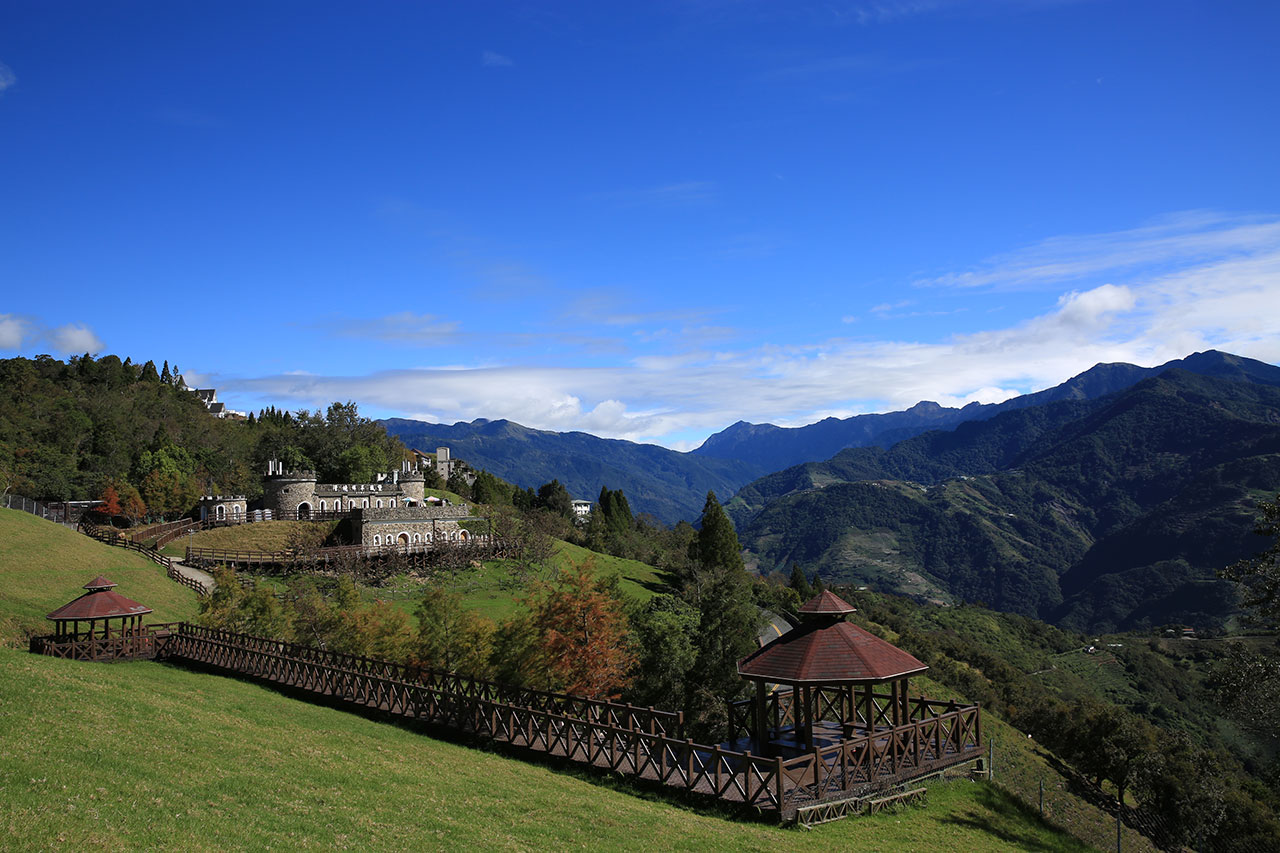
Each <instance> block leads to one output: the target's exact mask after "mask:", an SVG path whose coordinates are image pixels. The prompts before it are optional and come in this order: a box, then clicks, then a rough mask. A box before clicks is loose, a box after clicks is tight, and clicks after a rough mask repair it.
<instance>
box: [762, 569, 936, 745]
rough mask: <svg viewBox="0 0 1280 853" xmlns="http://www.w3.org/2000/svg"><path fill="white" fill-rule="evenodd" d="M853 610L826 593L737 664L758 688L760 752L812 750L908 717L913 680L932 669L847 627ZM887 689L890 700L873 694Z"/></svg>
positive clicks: (899, 723) (829, 593)
mask: <svg viewBox="0 0 1280 853" xmlns="http://www.w3.org/2000/svg"><path fill="white" fill-rule="evenodd" d="M853 612H854V608H853V606H852V605H850V604H849V603H848V602H846V601H844V600H843V599H842V598H840V597H839V596H838V595H836V594H834V593H832V592H830V591H823V592H821V593H819V594H818V595H816V596H814V597H813V598H812V599H810V600H809V601H807V602H806V603H805V604H804V605H803V606H802V607H801V608H800V610H799V613H800V616H801V619H802V622H801V624H800V625H799V626H798V627H796V628H794V629H792V630H791V631H788V632H787V633H785V634H783V635H782V636H780V637H778V638H777V639H775V640H773V641H772V642H770V643H768V644H767V645H765V646H764V647H762V648H760V649H758V650H756V651H755V652H753V653H751V654H749V655H747V656H746V657H745V658H743V659H742V660H740V661H739V662H738V674H739V675H741V676H742V677H743V678H746V679H749V680H751V681H754V682H755V684H756V690H755V698H754V700H753V701H752V709H751V718H750V726H751V729H752V740H753V741H754V742H755V744H756V745H757V749H759V750H760V751H761V752H765V753H777V752H780V751H787V750H801V751H807V750H811V749H814V748H815V746H820V745H822V744H823V743H826V742H833V741H836V740H839V739H841V738H846V737H851V736H853V735H854V734H859V733H874V732H876V731H878V730H881V729H884V728H892V727H896V726H899V725H905V724H906V723H907V722H908V721H909V720H910V718H911V713H910V707H909V705H908V702H907V687H908V682H909V680H910V678H911V676H913V675H916V674H917V673H921V672H924V671H925V670H926V669H928V667H927V666H925V665H924V664H923V663H921V662H920V661H918V660H916V659H915V658H914V657H912V656H911V655H909V654H907V653H906V652H904V651H903V650H902V649H899V648H898V647H896V646H894V645H893V644H892V643H888V642H885V641H884V640H882V639H880V638H879V637H877V636H875V635H874V634H871V633H869V632H867V631H866V630H864V629H862V628H859V627H858V626H857V625H854V624H853V623H852V622H846V621H845V616H847V615H848V614H850V613H853ZM885 684H887V685H888V687H889V694H888V695H887V696H886V695H884V694H877V693H875V690H874V689H875V687H877V686H880V685H885ZM769 685H777V687H776V688H775V689H774V690H773V691H771V690H770V689H769ZM787 688H790V689H789V690H788V689H787ZM787 693H790V697H789V698H790V702H789V703H788V702H787V701H786V699H787V695H786V694H787ZM784 708H785V709H789V713H788V712H787V711H786V710H784ZM788 723H790V725H788Z"/></svg>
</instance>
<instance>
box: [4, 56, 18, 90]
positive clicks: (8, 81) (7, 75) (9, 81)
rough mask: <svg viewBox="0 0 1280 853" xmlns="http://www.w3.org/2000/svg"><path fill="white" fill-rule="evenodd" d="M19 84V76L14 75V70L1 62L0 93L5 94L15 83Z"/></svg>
mask: <svg viewBox="0 0 1280 853" xmlns="http://www.w3.org/2000/svg"><path fill="white" fill-rule="evenodd" d="M17 82H18V75H17V74H14V73H13V69H12V68H10V67H9V66H7V65H5V64H4V63H3V62H0V92H4V90H5V89H8V88H9V87H10V86H12V85H13V84H14V83H17Z"/></svg>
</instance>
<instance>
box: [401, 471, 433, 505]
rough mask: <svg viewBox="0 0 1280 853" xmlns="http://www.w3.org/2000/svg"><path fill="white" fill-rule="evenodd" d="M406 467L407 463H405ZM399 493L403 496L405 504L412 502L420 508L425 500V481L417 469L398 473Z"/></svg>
mask: <svg viewBox="0 0 1280 853" xmlns="http://www.w3.org/2000/svg"><path fill="white" fill-rule="evenodd" d="M405 464H406V466H407V465H408V463H405ZM400 493H401V494H402V495H404V499H405V502H406V503H410V502H412V503H413V504H415V505H416V506H422V505H423V503H425V502H426V499H427V479H426V477H424V476H422V472H421V471H420V470H418V469H417V468H412V469H409V470H406V471H402V472H401V473H400Z"/></svg>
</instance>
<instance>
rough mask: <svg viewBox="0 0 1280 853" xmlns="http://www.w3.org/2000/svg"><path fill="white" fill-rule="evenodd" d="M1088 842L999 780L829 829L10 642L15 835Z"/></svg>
mask: <svg viewBox="0 0 1280 853" xmlns="http://www.w3.org/2000/svg"><path fill="white" fill-rule="evenodd" d="M64 845H65V846H67V847H70V848H85V847H91V848H95V849H103V850H132V849H138V848H161V847H163V848H176V849H184V850H224V849H267V848H269V847H283V848H286V849H303V848H321V849H361V850H437V849H463V848H467V849H501V850H569V849H634V850H660V849H661V850H670V849H678V850H735V851H736V850H761V851H777V850H795V851H807V850H815V851H816V850H822V851H830V850H833V849H853V848H856V849H859V850H883V851H912V850H919V851H939V850H963V851H971V850H972V851H986V850H1043V851H1057V850H1061V851H1077V850H1085V849H1088V848H1085V847H1083V846H1082V845H1080V844H1078V843H1077V842H1075V841H1073V840H1071V839H1069V838H1067V837H1065V836H1063V835H1061V834H1059V833H1057V832H1056V831H1054V830H1053V829H1051V828H1049V827H1048V826H1046V825H1043V824H1041V823H1040V822H1039V821H1038V820H1037V819H1036V818H1035V817H1034V816H1032V815H1030V814H1029V812H1028V810H1027V809H1026V808H1025V806H1022V805H1021V804H1019V803H1018V802H1017V801H1016V800H1014V799H1012V798H1011V797H1009V796H1008V795H1007V794H1005V793H1003V792H1002V791H1000V790H999V789H997V788H994V787H992V786H990V785H987V784H984V783H972V782H967V781H960V782H952V783H950V784H946V785H935V786H933V787H931V788H930V790H929V805H928V807H927V808H923V809H919V808H909V809H906V810H904V811H901V812H896V813H884V814H881V815H877V816H876V817H874V818H859V819H856V820H848V821H841V822H838V823H834V824H828V825H826V826H822V827H818V828H816V829H815V830H813V831H809V832H805V831H798V830H789V829H783V828H779V827H775V826H770V825H767V824H760V823H755V822H750V821H742V820H740V819H732V818H730V817H728V816H726V815H724V814H723V813H720V812H716V811H704V810H700V809H699V808H695V807H690V806H685V805H680V804H677V803H674V802H671V801H668V800H665V799H663V798H660V797H657V796H656V795H653V794H643V793H638V792H636V791H633V790H631V789H630V788H628V787H627V786H626V785H625V784H624V783H620V782H618V781H617V780H611V779H608V778H604V777H584V776H581V775H578V774H576V773H572V772H563V771H557V770H555V769H552V768H549V767H547V766H544V765H540V764H534V763H528V762H523V761H518V760H515V759H511V758H506V757H503V756H501V755H498V754H493V753H489V752H485V751H482V750H479V749H476V748H474V747H467V746H462V745H458V744H454V743H449V742H446V741H441V740H436V739H433V738H431V737H428V736H425V735H423V734H419V733H416V732H413V731H410V730H408V729H405V728H400V727H397V726H393V725H389V724H386V723H379V722H374V721H371V720H368V719H365V718H363V717H360V716H357V715H355V714H350V713H345V712H342V711H338V710H334V709H329V708H323V707H319V706H315V705H311V704H308V703H306V702H302V701H299V700H296V699H291V698H287V697H284V696H282V695H280V694H277V693H275V692H273V691H271V690H268V689H266V688H264V687H260V686H257V685H253V684H249V683H245V682H240V681H237V680H234V679H228V678H222V677H219V676H214V675H207V674H201V673H195V672H188V671H185V670H182V669H179V668H176V667H170V666H166V665H163V664H156V663H143V662H139V663H127V664H112V665H104V664H86V663H75V662H70V661H59V660H52V659H48V658H39V657H35V656H32V655H28V654H25V653H22V652H18V651H14V650H0V848H3V849H6V850H37V849H47V848H49V847H55V846H64Z"/></svg>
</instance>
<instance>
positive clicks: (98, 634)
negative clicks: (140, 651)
mask: <svg viewBox="0 0 1280 853" xmlns="http://www.w3.org/2000/svg"><path fill="white" fill-rule="evenodd" d="M115 586H117V584H115V583H113V582H112V581H109V580H107V579H106V578H105V577H103V576H102V575H98V576H97V577H96V578H94V579H93V580H91V581H89V582H88V583H87V584H85V585H84V588H85V589H87V590H88V592H86V593H85V594H84V595H82V596H80V597H79V598H77V599H75V600H74V601H70V602H68V603H66V604H64V605H62V606H61V607H59V608H58V609H57V610H55V611H53V612H52V613H50V614H49V615H48V616H46V617H45V618H46V619H48V620H49V621H50V622H53V623H54V626H55V629H54V634H53V636H52V637H46V638H43V639H44V640H45V641H46V642H45V644H44V651H45V653H46V654H58V655H59V656H60V657H74V658H77V659H80V658H86V657H87V658H89V659H92V660H102V659H108V658H116V657H122V656H125V657H133V656H135V654H136V650H135V648H134V646H135V645H137V644H136V643H133V642H131V641H132V640H134V639H136V638H142V637H144V636H148V631H147V629H146V628H145V627H144V626H143V624H142V617H143V616H146V615H147V614H148V613H150V612H151V608H150V607H147V606H146V605H145V604H139V603H138V602H136V601H134V600H133V599H132V598H125V597H124V596H123V595H121V594H120V593H118V592H116V591H115V590H114V589H113V587H115ZM81 623H86V624H87V630H86V631H85V632H84V633H81ZM59 648H62V649H65V650H66V652H67V653H66V654H61V653H60V652H58V651H55V649H59Z"/></svg>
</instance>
